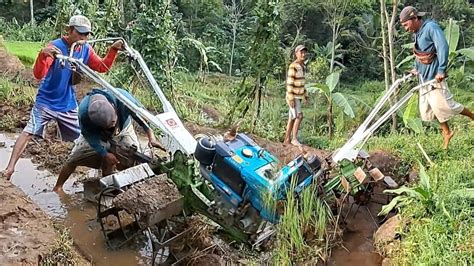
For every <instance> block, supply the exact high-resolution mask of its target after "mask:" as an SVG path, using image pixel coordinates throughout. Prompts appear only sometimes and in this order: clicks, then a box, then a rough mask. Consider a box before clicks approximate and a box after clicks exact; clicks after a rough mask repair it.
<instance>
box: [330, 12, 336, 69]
mask: <svg viewBox="0 0 474 266" xmlns="http://www.w3.org/2000/svg"><path fill="white" fill-rule="evenodd" d="M336 37H337V32H336V22H335V21H334V23H333V24H332V46H331V64H330V66H329V73H332V71H333V70H334V60H336V40H337V38H336Z"/></svg>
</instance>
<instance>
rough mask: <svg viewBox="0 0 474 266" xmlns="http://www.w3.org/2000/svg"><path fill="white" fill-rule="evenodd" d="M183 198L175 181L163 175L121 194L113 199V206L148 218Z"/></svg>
mask: <svg viewBox="0 0 474 266" xmlns="http://www.w3.org/2000/svg"><path fill="white" fill-rule="evenodd" d="M181 198H182V196H181V194H180V193H179V191H178V189H177V188H176V185H175V184H174V183H173V181H171V180H170V179H169V178H168V177H167V176H166V174H161V175H157V176H154V177H152V178H148V179H146V180H145V181H144V182H142V183H140V184H137V185H134V186H132V187H131V188H130V189H128V190H126V191H125V192H123V193H120V194H119V195H118V196H117V197H115V198H114V199H113V201H112V204H113V205H114V206H115V207H118V208H121V209H124V210H125V211H127V212H128V213H130V214H139V215H141V216H142V215H144V216H147V215H148V214H153V213H155V212H156V211H158V210H161V209H163V208H165V207H166V206H168V204H170V203H173V202H175V201H177V200H179V199H181Z"/></svg>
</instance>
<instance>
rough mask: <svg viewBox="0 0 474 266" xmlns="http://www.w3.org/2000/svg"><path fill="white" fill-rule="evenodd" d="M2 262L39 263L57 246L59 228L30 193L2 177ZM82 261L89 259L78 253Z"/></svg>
mask: <svg viewBox="0 0 474 266" xmlns="http://www.w3.org/2000/svg"><path fill="white" fill-rule="evenodd" d="M0 202H1V204H2V207H1V208H0V265H20V264H21V265H36V264H37V263H38V262H39V260H40V259H41V258H42V257H46V256H47V254H49V253H50V251H51V250H52V249H53V248H54V246H55V241H56V239H58V237H59V235H58V232H57V231H56V230H55V228H54V227H53V223H52V222H51V220H50V218H49V217H47V216H46V214H45V213H44V212H43V211H42V210H41V209H40V208H39V207H38V206H37V205H36V204H35V203H33V202H32V201H31V200H30V199H29V198H28V196H27V195H26V194H25V193H23V192H22V191H20V190H19V189H18V188H17V187H16V186H15V185H13V184H12V183H10V182H7V181H5V180H4V179H0ZM76 259H78V260H79V262H81V263H85V264H87V261H85V260H83V259H81V258H80V257H79V256H78V255H77V254H76Z"/></svg>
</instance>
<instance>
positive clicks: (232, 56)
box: [229, 24, 237, 76]
mask: <svg viewBox="0 0 474 266" xmlns="http://www.w3.org/2000/svg"><path fill="white" fill-rule="evenodd" d="M236 35H237V25H236V24H235V25H233V27H232V50H231V51H230V63H229V76H232V61H234V49H235V38H236Z"/></svg>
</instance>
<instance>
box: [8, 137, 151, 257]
mask: <svg viewBox="0 0 474 266" xmlns="http://www.w3.org/2000/svg"><path fill="white" fill-rule="evenodd" d="M16 137H17V136H15V135H13V134H2V133H0V143H3V142H4V143H5V147H3V148H0V169H2V170H3V169H5V167H6V165H7V163H8V160H9V158H10V154H11V151H12V147H11V146H12V145H13V144H14V140H15V139H16ZM65 159H66V158H65ZM56 178H57V176H55V175H53V174H51V173H49V172H48V171H40V170H37V169H36V166H35V165H34V164H33V163H32V162H31V160H29V159H20V160H19V161H18V164H17V166H16V171H15V173H14V175H13V176H12V183H13V184H14V185H16V186H17V187H19V188H20V189H21V190H23V191H24V192H25V193H26V194H27V195H28V196H29V197H30V198H31V199H32V200H33V201H34V202H35V203H36V204H37V205H38V206H39V207H40V208H41V209H43V211H44V212H46V213H47V214H48V215H49V216H50V217H51V218H52V219H53V220H55V221H57V222H58V223H61V224H64V225H65V226H66V227H67V228H69V229H70V233H71V235H72V237H73V239H74V244H75V245H76V247H77V248H78V250H79V252H80V253H82V255H84V256H85V257H86V259H88V260H89V261H91V262H93V263H94V264H96V265H137V264H149V262H150V254H151V252H150V251H151V247H150V246H149V245H147V244H146V243H143V242H144V241H142V243H140V242H137V243H133V245H134V246H131V247H128V248H127V247H124V248H122V249H120V250H118V251H113V250H109V249H107V247H106V244H105V242H104V237H103V235H102V233H101V231H100V225H99V223H97V221H96V207H95V205H93V204H92V203H88V202H86V201H85V200H84V199H83V196H82V191H83V188H82V185H80V184H77V183H76V182H74V181H75V179H74V176H72V177H71V178H70V180H68V181H67V182H66V184H65V186H64V190H65V192H66V193H67V195H66V196H62V197H59V196H58V195H57V194H56V193H54V192H52V188H53V186H54V184H55V182H56Z"/></svg>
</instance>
